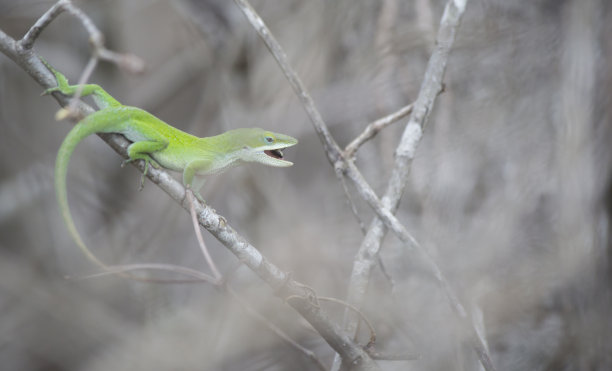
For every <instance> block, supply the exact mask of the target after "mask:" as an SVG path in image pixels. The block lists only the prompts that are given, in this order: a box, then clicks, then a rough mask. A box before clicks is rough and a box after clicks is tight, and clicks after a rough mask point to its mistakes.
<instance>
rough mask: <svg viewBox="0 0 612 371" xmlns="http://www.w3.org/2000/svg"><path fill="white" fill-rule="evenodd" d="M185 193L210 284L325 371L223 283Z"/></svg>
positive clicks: (190, 195)
mask: <svg viewBox="0 0 612 371" xmlns="http://www.w3.org/2000/svg"><path fill="white" fill-rule="evenodd" d="M186 193H187V199H188V202H189V205H190V208H189V212H190V214H191V221H192V223H193V229H194V231H195V234H196V237H197V239H198V245H199V246H200V249H201V250H202V254H203V255H204V258H205V259H206V262H207V263H208V266H209V267H210V269H211V270H212V271H213V274H214V276H215V277H214V278H213V281H210V282H211V283H212V284H213V285H215V286H217V287H218V288H220V289H222V290H224V291H225V292H227V293H228V294H229V295H231V296H232V297H233V298H234V299H235V300H236V301H237V302H238V303H240V305H241V306H242V308H243V309H245V310H246V312H247V313H248V314H250V315H251V317H253V318H255V319H257V320H259V321H260V322H262V323H263V324H264V325H266V327H268V328H269V329H270V330H271V331H272V332H274V333H275V334H276V335H277V336H279V337H280V338H281V339H283V340H285V341H286V342H287V343H289V345H291V346H292V347H294V348H295V349H297V350H298V351H300V352H302V353H303V354H304V355H305V356H306V357H307V358H308V359H310V360H311V361H313V362H314V363H315V365H316V366H317V367H318V368H319V369H320V370H323V371H326V368H325V366H324V365H323V363H322V362H321V360H320V359H319V358H317V356H316V355H315V354H314V353H313V352H312V351H310V350H309V349H306V348H304V347H303V346H301V345H300V344H299V343H298V342H296V341H295V340H293V339H292V338H291V337H289V335H287V334H285V332H283V331H282V330H281V329H280V328H278V326H276V325H274V324H273V323H272V322H270V321H269V320H268V319H267V318H265V317H264V316H263V315H262V314H261V313H259V312H258V311H257V310H255V308H253V307H252V306H251V305H250V304H249V303H248V302H246V301H245V300H243V299H242V298H241V297H240V295H238V293H237V292H235V291H234V290H233V289H232V288H231V287H230V286H229V284H228V283H227V282H225V279H224V277H223V276H222V275H221V273H220V272H219V270H218V269H217V265H216V264H215V261H214V260H213V258H212V256H211V255H210V252H209V251H208V248H207V247H206V244H205V243H204V237H202V231H201V230H200V225H199V224H198V218H197V215H196V212H195V197H194V195H193V191H192V190H191V189H187V192H186ZM288 299H289V297H287V298H285V301H287V300H288Z"/></svg>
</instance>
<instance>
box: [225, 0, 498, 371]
mask: <svg viewBox="0 0 612 371" xmlns="http://www.w3.org/2000/svg"><path fill="white" fill-rule="evenodd" d="M466 1H467V0H451V1H449V2H448V3H447V5H446V7H445V9H444V14H443V16H442V20H441V23H440V30H439V32H438V40H437V47H436V48H435V50H434V52H433V54H432V56H431V58H430V60H429V63H428V68H427V71H426V73H425V78H424V81H423V84H422V85H421V92H420V93H419V97H418V99H417V101H416V102H415V105H414V110H413V112H412V115H411V118H410V121H409V122H408V125H407V127H406V129H405V131H404V135H403V136H402V140H401V142H400V144H399V146H398V148H397V151H396V166H395V168H394V172H393V175H392V177H391V180H390V183H389V188H388V192H387V195H386V197H385V198H383V201H382V202H381V201H380V200H379V199H378V197H377V196H376V194H375V192H374V191H373V190H372V188H371V187H370V186H369V184H368V183H367V182H366V181H365V179H364V178H363V176H362V175H361V173H360V172H359V170H358V169H357V167H356V166H355V165H354V163H353V162H352V161H351V160H350V159H347V158H345V157H343V153H342V151H341V150H340V147H339V146H338V144H337V143H336V141H335V140H334V139H333V137H332V135H331V133H330V132H329V130H328V128H327V125H326V124H325V122H324V121H323V118H322V116H321V114H320V113H319V111H318V110H317V108H316V107H315V105H314V102H313V100H312V98H311V96H310V94H309V93H308V91H307V90H306V88H305V86H304V84H303V83H302V81H301V80H300V78H299V77H298V75H297V74H296V73H295V71H294V70H293V68H292V67H291V65H290V63H289V61H288V58H287V55H286V54H285V52H284V51H283V49H282V48H281V46H280V44H279V43H278V41H276V39H275V38H274V36H273V35H272V34H271V33H270V31H269V29H268V28H267V26H266V25H265V23H264V21H263V20H262V19H261V17H259V15H258V14H257V13H256V12H255V10H254V9H253V8H252V7H251V5H250V4H249V3H248V1H246V0H234V2H235V3H236V4H237V5H238V6H239V8H240V10H242V12H243V13H244V15H245V16H246V18H247V19H248V21H249V22H250V23H251V25H252V26H253V27H254V28H255V30H256V31H257V33H258V34H259V36H260V37H261V39H262V40H263V41H264V43H265V45H266V47H267V48H268V49H269V50H270V52H271V53H272V55H273V57H274V59H275V60H276V61H277V63H278V65H279V67H280V68H281V70H282V71H283V74H284V75H285V77H286V78H287V80H288V81H289V84H290V85H291V87H292V88H293V90H294V91H295V93H296V95H297V96H298V98H299V99H300V101H301V103H302V105H303V106H304V108H305V110H306V113H307V114H308V116H309V118H310V120H311V121H312V124H313V126H314V128H315V131H316V132H317V134H318V136H319V139H320V140H321V142H322V144H323V148H324V150H325V153H326V155H327V157H328V160H329V161H330V163H331V164H332V166H334V168H335V167H336V166H344V172H345V175H346V176H347V177H348V178H349V179H351V180H352V181H353V183H354V184H355V186H356V187H357V191H358V193H359V194H360V195H361V197H362V198H363V199H364V200H365V201H366V202H367V203H368V204H369V205H370V207H372V209H374V211H375V212H376V214H377V216H378V220H380V221H381V222H380V223H381V226H380V228H377V229H378V230H380V232H379V235H381V237H380V238H381V239H382V235H384V233H383V228H384V227H385V226H387V227H388V228H390V229H391V230H392V231H393V232H394V233H395V234H396V235H397V236H398V237H399V239H400V240H401V241H402V242H404V243H406V244H407V245H408V246H412V247H414V248H416V249H417V250H418V251H419V252H420V253H421V254H422V255H423V257H424V259H425V262H426V264H427V265H428V268H429V269H430V270H431V272H432V273H433V274H434V277H436V280H437V281H438V283H439V284H440V286H441V287H442V289H443V291H444V292H445V294H446V297H447V299H448V300H449V303H450V305H451V307H452V308H453V310H454V312H455V313H456V314H457V315H458V317H459V318H460V320H461V323H462V325H463V326H464V327H465V330H466V331H467V332H468V333H469V334H470V339H471V340H472V345H473V347H474V349H475V351H476V353H477V355H478V357H479V359H480V361H481V363H482V365H483V366H484V367H485V369H486V370H493V369H494V368H493V364H492V362H491V359H490V356H489V354H488V351H487V349H486V347H485V346H484V344H483V343H482V342H481V341H480V338H479V337H478V336H477V334H476V330H475V329H474V327H473V326H472V324H471V322H470V321H469V318H468V316H467V312H466V311H465V308H464V307H463V305H462V304H461V302H460V301H459V300H458V298H457V295H456V294H455V293H454V291H453V290H452V288H451V286H450V284H449V283H448V281H447V280H446V278H445V277H444V275H443V274H442V271H441V270H440V268H439V267H438V265H437V263H436V262H435V261H434V260H433V258H432V257H431V256H430V255H429V254H428V253H427V251H426V250H425V249H424V248H423V247H422V246H421V245H420V244H419V243H418V242H417V241H416V239H415V238H414V237H412V236H411V235H410V233H409V232H408V231H407V230H406V229H405V228H404V227H403V225H402V224H401V223H400V222H399V221H398V220H397V218H396V217H395V216H394V215H393V212H395V210H397V205H399V199H400V196H401V194H402V192H403V189H404V187H405V185H406V178H407V175H408V172H409V169H410V164H411V163H412V159H413V158H414V153H415V151H416V146H417V144H418V143H419V141H420V139H421V137H422V134H423V128H424V126H425V123H426V120H427V118H428V117H429V113H430V112H431V110H432V108H433V104H434V102H435V98H436V96H437V95H438V93H439V92H440V90H441V89H442V78H443V76H444V70H445V69H446V63H447V61H448V56H449V53H450V49H451V47H452V44H453V42H454V38H455V32H456V29H457V27H458V25H459V23H460V20H461V16H462V15H463V12H464V10H465V6H466ZM338 162H340V163H343V164H338ZM392 200H394V201H392ZM393 204H395V206H394V207H392V206H393ZM391 210H392V211H393V212H392V211H391ZM366 239H367V237H366ZM362 246H363V245H362ZM378 246H380V240H378ZM377 253H378V249H376V251H375V253H374V254H371V255H370V256H369V258H370V259H371V258H372V257H375V256H376V254H377ZM368 263H369V262H366V264H368ZM355 264H357V262H356V263H355ZM366 273H367V276H365V280H363V279H362V278H363V277H359V278H360V280H361V281H362V282H364V283H365V285H364V286H363V292H364V294H365V287H366V286H367V281H368V280H369V273H370V271H369V270H368V271H366ZM361 298H363V296H361ZM361 302H362V300H360V301H358V302H356V304H357V305H356V306H360V304H361ZM353 303H355V302H353ZM355 327H356V326H355ZM351 330H354V329H353V328H351ZM352 336H354V332H353V333H352ZM343 358H344V357H343Z"/></svg>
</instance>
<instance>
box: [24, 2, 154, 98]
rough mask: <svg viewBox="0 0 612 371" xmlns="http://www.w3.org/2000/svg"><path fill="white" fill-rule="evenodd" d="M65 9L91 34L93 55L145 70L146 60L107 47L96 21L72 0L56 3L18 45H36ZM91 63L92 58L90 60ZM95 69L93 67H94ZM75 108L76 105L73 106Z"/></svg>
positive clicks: (125, 67)
mask: <svg viewBox="0 0 612 371" xmlns="http://www.w3.org/2000/svg"><path fill="white" fill-rule="evenodd" d="M64 11H66V12H68V13H69V14H70V15H72V16H73V17H75V18H76V19H78V20H79V21H80V23H81V24H82V25H83V27H84V28H85V30H86V31H87V33H88V34H89V42H90V43H91V46H92V47H93V57H92V58H96V59H97V58H100V59H102V60H106V61H110V62H113V63H115V64H117V65H118V66H119V67H120V68H121V69H123V70H125V71H128V72H131V73H139V72H142V71H144V61H143V60H142V59H140V58H138V57H137V56H135V55H133V54H123V53H116V52H114V51H111V50H108V49H106V47H105V46H104V35H103V34H102V32H100V30H99V29H98V27H96V25H95V23H94V22H93V21H92V20H91V18H89V16H88V15H87V14H85V13H84V12H83V11H82V10H81V9H79V8H78V7H76V6H74V4H72V2H71V1H70V0H59V1H58V2H57V3H55V4H54V5H53V6H52V7H51V8H50V9H49V10H48V11H47V12H45V14H43V15H42V16H41V17H40V18H38V20H37V21H36V22H35V23H34V25H33V26H32V27H30V29H29V30H28V31H27V32H26V33H25V35H24V36H23V37H22V38H21V40H19V41H18V42H17V44H18V47H19V48H21V49H22V50H24V51H29V50H30V49H32V47H33V46H34V43H35V42H36V40H37V39H38V37H39V36H40V35H41V33H42V32H43V31H44V29H45V28H46V27H47V26H48V25H49V24H50V23H51V22H52V21H53V20H54V19H55V18H57V16H58V15H60V14H61V13H63V12H64ZM90 64H91V60H90ZM92 70H93V68H92ZM90 74H91V72H89V73H85V72H84V73H83V76H87V78H85V79H83V78H81V79H80V81H79V84H84V83H85V81H87V79H88V77H89V75H90ZM72 108H74V107H72Z"/></svg>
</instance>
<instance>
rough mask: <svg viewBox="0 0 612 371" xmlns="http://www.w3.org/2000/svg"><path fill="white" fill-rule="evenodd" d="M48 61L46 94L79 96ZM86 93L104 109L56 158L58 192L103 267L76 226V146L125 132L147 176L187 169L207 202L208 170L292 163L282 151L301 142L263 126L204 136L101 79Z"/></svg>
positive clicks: (186, 179)
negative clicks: (132, 103) (72, 180)
mask: <svg viewBox="0 0 612 371" xmlns="http://www.w3.org/2000/svg"><path fill="white" fill-rule="evenodd" d="M42 62H43V63H44V64H45V66H47V68H48V69H49V70H50V71H51V72H52V73H53V75H55V79H56V80H57V87H55V88H51V89H47V90H46V91H45V92H44V93H43V94H50V93H53V92H60V93H62V94H64V95H68V96H70V95H74V94H75V92H76V91H77V90H78V89H79V86H78V85H69V84H68V79H66V77H65V76H64V75H62V74H61V73H60V72H58V71H56V70H55V69H54V68H53V67H51V66H50V65H49V64H48V63H47V62H46V61H44V60H42ZM80 89H81V96H87V95H91V96H92V97H93V100H94V102H95V104H96V105H97V106H98V108H99V110H98V111H96V112H94V113H92V114H91V115H89V116H87V117H85V118H84V119H82V120H81V121H80V122H79V123H78V124H76V125H75V126H74V128H73V129H72V130H70V132H69V133H68V135H67V136H66V138H65V139H64V141H63V142H62V145H61V147H60V149H59V151H58V153H57V159H56V162H55V192H56V196H57V201H58V204H59V208H60V212H61V214H62V218H63V219H64V222H65V224H66V226H67V228H68V231H69V232H70V235H71V236H72V238H73V239H74V241H75V243H76V244H77V245H78V246H79V248H80V249H81V250H82V251H83V253H85V255H86V256H87V257H88V258H89V259H90V260H92V261H93V262H94V263H96V264H98V265H99V266H101V267H102V268H106V265H105V264H104V263H102V262H101V261H100V260H99V259H98V258H97V257H96V256H95V255H93V253H92V252H91V251H90V250H89V248H88V247H87V245H86V244H85V243H84V242H83V239H82V238H81V235H80V234H79V232H78V231H77V229H76V226H75V224H74V220H73V218H72V214H71V213H70V208H69V206H68V195H67V190H66V173H67V172H68V163H69V162H70V157H71V155H72V152H73V151H74V149H75V147H76V146H77V144H79V142H81V141H82V140H83V139H84V138H86V137H88V136H89V135H91V134H96V133H119V134H122V135H123V136H125V137H126V138H127V139H128V140H130V141H131V142H132V144H130V145H129V147H128V149H127V151H128V156H129V159H128V160H126V161H124V163H127V162H131V161H134V160H144V161H145V170H144V173H143V175H142V179H141V187H142V184H143V182H144V176H145V175H146V173H147V170H148V168H149V166H150V165H151V164H152V165H161V166H162V167H164V168H166V169H170V170H174V171H180V172H182V173H183V185H185V187H187V188H189V189H191V190H193V191H194V193H195V194H196V196H197V197H198V198H199V199H200V200H201V201H203V199H202V197H201V196H200V195H199V193H198V190H199V189H200V188H201V187H202V185H203V184H204V179H205V178H204V177H205V176H206V175H210V174H214V173H219V172H222V171H224V170H227V169H228V168H231V167H234V166H237V165H240V164H242V163H245V162H258V163H261V164H264V165H268V166H276V167H287V166H291V165H293V163H292V162H289V161H286V160H284V159H283V152H282V150H283V149H285V148H287V147H291V146H293V145H295V144H297V142H298V141H297V139H295V138H292V137H290V136H288V135H284V134H278V133H273V132H271V131H266V130H263V129H257V128H243V129H235V130H229V131H227V132H225V133H223V134H220V135H216V136H213V137H203V138H198V137H196V136H193V135H191V134H187V133H185V132H183V131H181V130H179V129H177V128H174V127H172V126H170V125H168V124H166V123H165V122H163V121H161V120H160V119H158V118H157V117H155V116H153V115H152V114H150V113H148V112H146V111H144V110H142V109H140V108H136V107H129V106H124V105H122V104H121V103H119V102H118V101H117V100H116V99H115V98H113V97H112V96H111V95H110V94H108V93H107V92H106V91H105V90H104V89H102V88H101V87H100V86H98V85H95V84H88V85H83V86H81V87H80Z"/></svg>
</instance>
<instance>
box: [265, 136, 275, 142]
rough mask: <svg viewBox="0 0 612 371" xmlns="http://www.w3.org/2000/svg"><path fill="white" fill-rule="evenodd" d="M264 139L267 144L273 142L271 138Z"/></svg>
mask: <svg viewBox="0 0 612 371" xmlns="http://www.w3.org/2000/svg"><path fill="white" fill-rule="evenodd" d="M265 139H266V142H268V143H272V142H274V138H272V137H266V138H265Z"/></svg>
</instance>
